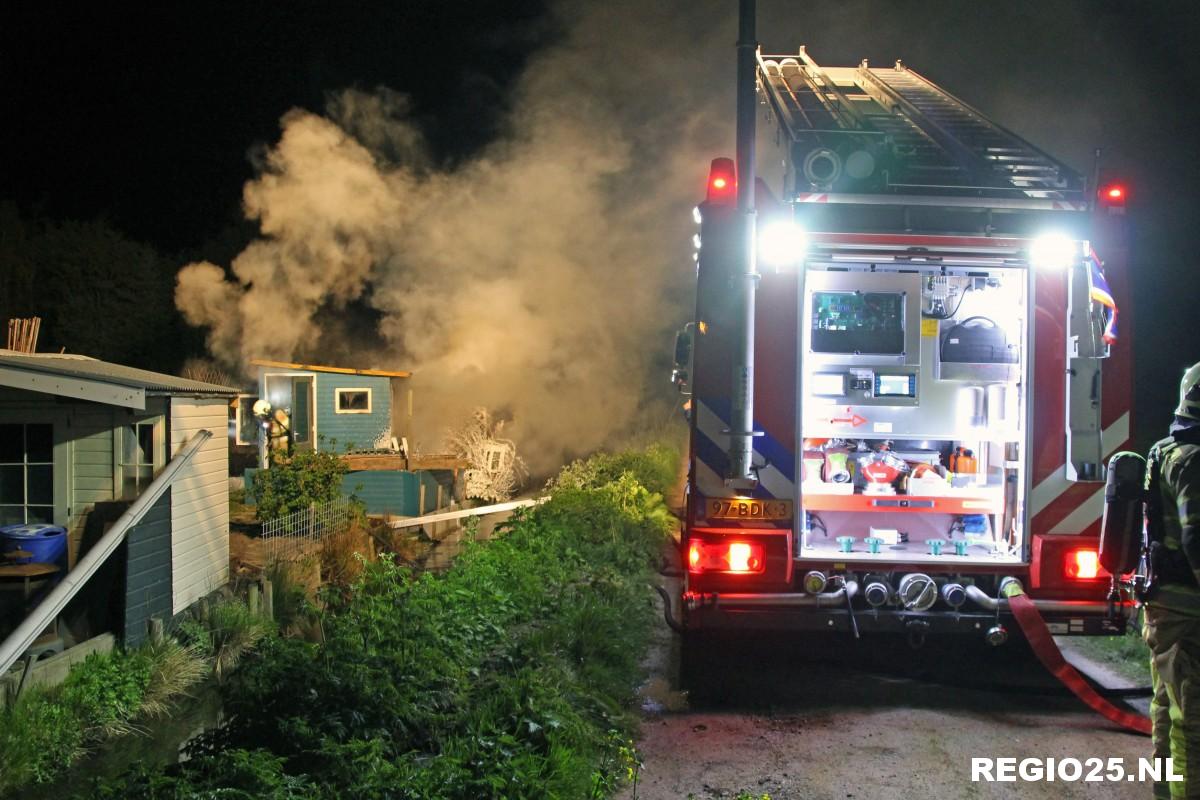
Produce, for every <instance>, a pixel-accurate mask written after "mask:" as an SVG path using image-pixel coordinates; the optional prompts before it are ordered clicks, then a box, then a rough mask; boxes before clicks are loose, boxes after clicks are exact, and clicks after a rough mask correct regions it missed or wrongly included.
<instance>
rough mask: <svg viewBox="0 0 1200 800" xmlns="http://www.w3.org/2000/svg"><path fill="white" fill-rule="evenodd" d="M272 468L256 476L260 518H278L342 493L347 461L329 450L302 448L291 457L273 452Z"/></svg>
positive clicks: (255, 489)
mask: <svg viewBox="0 0 1200 800" xmlns="http://www.w3.org/2000/svg"><path fill="white" fill-rule="evenodd" d="M272 459H273V461H272V463H271V468H270V469H264V470H259V471H258V472H257V473H255V475H254V497H255V503H256V504H257V513H258V518H259V519H260V520H269V519H277V518H279V517H282V516H285V515H287V514H291V513H293V512H296V511H302V510H304V509H306V508H308V507H309V506H310V505H312V504H314V503H316V504H321V503H327V502H329V501H330V500H335V499H337V498H338V497H340V496H341V494H342V476H343V475H345V474H346V473H347V472H349V468H348V467H347V466H346V462H345V461H343V460H342V459H341V457H339V456H338V455H337V454H336V453H334V452H330V451H328V450H321V451H316V450H300V451H297V452H296V453H294V454H293V455H292V456H291V457H290V458H289V457H287V456H286V455H273V456H272Z"/></svg>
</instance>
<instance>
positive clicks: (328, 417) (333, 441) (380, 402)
mask: <svg viewBox="0 0 1200 800" xmlns="http://www.w3.org/2000/svg"><path fill="white" fill-rule="evenodd" d="M338 389H370V390H371V413H369V414H339V413H337V408H336V405H335V404H336V395H337V390H338ZM314 392H315V394H316V404H315V405H316V414H317V435H318V436H320V437H321V441H320V443H319V444H318V449H321V450H333V451H335V452H339V453H340V452H343V451H345V450H346V448H347V447H350V446H353V447H354V448H355V449H357V450H367V449H370V448H372V447H374V446H375V441H376V440H377V439H378V438H379V437H380V436H381V435H382V434H383V433H384V432H385V431H390V430H391V428H392V385H391V379H390V378H386V377H383V376H378V375H342V374H339V373H334V372H319V373H317V380H316V388H315V389H314Z"/></svg>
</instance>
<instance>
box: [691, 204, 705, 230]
mask: <svg viewBox="0 0 1200 800" xmlns="http://www.w3.org/2000/svg"><path fill="white" fill-rule="evenodd" d="M692 219H693V220H695V221H696V224H697V225H699V224H700V223H701V222H703V221H704V217H703V216H701V215H700V206H693V207H692Z"/></svg>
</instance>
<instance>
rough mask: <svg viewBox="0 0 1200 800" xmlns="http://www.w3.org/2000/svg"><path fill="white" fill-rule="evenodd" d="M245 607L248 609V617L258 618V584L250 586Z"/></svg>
mask: <svg viewBox="0 0 1200 800" xmlns="http://www.w3.org/2000/svg"><path fill="white" fill-rule="evenodd" d="M246 605H248V606H249V607H250V615H251V616H254V617H257V616H258V584H257V583H252V584H250V592H249V594H247V595H246Z"/></svg>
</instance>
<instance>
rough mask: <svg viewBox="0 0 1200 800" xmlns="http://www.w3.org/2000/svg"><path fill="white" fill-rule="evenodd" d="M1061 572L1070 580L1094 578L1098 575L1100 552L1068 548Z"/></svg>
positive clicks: (1089, 579)
mask: <svg viewBox="0 0 1200 800" xmlns="http://www.w3.org/2000/svg"><path fill="white" fill-rule="evenodd" d="M1063 572H1064V573H1065V574H1066V576H1067V578H1069V579H1070V580H1074V581H1091V580H1095V579H1096V578H1099V577H1100V554H1099V553H1098V552H1096V551H1095V550H1068V551H1067V554H1066V563H1064V564H1063Z"/></svg>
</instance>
